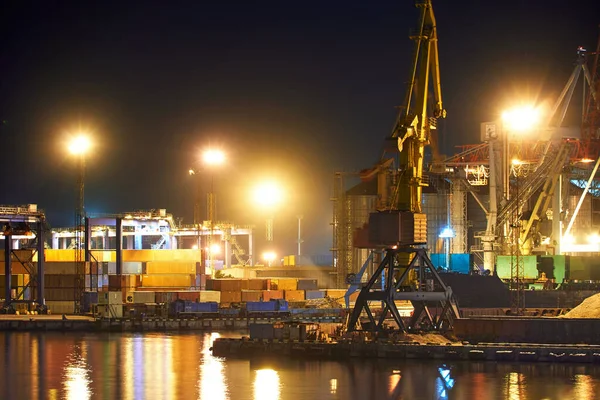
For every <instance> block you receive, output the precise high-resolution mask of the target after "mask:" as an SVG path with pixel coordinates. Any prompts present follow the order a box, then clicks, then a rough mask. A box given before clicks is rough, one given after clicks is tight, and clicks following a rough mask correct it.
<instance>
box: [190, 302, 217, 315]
mask: <svg viewBox="0 0 600 400" xmlns="http://www.w3.org/2000/svg"><path fill="white" fill-rule="evenodd" d="M190 304H191V305H192V307H191V308H192V311H191V312H197V313H216V312H219V304H217V302H215V301H207V302H202V303H195V302H190Z"/></svg>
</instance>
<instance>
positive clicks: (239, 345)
mask: <svg viewBox="0 0 600 400" xmlns="http://www.w3.org/2000/svg"><path fill="white" fill-rule="evenodd" d="M212 353H213V355H214V356H217V357H231V358H257V357H278V358H281V357H294V358H320V359H330V360H350V359H356V358H377V359H421V360H427V359H429V360H441V361H503V362H548V363H587V364H591V363H600V346H595V345H545V344H530V343H526V344H525V343H524V344H518V343H480V344H477V345H471V344H464V343H448V344H442V345H440V344H433V343H431V344H420V343H418V342H410V343H402V342H395V343H394V342H388V341H384V340H378V341H374V342H363V343H357V342H354V341H333V342H319V341H290V340H264V339H262V340H261V339H254V340H251V339H248V338H240V339H225V338H218V339H216V340H215V341H214V343H213V347H212Z"/></svg>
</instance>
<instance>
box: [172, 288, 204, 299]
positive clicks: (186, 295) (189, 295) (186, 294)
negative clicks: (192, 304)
mask: <svg viewBox="0 0 600 400" xmlns="http://www.w3.org/2000/svg"><path fill="white" fill-rule="evenodd" d="M199 297H200V292H199V291H192V290H188V291H179V292H177V300H188V301H198V298H199Z"/></svg>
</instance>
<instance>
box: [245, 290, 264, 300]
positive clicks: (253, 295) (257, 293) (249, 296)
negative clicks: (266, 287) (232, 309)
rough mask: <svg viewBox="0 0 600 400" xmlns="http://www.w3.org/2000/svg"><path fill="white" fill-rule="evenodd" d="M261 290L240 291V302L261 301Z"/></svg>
mask: <svg viewBox="0 0 600 400" xmlns="http://www.w3.org/2000/svg"><path fill="white" fill-rule="evenodd" d="M262 296H263V291H262V290H242V301H261V299H262Z"/></svg>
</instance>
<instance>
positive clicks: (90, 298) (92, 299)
mask: <svg viewBox="0 0 600 400" xmlns="http://www.w3.org/2000/svg"><path fill="white" fill-rule="evenodd" d="M92 304H98V292H83V300H82V302H81V307H82V312H84V313H88V312H90V311H91V307H92Z"/></svg>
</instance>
